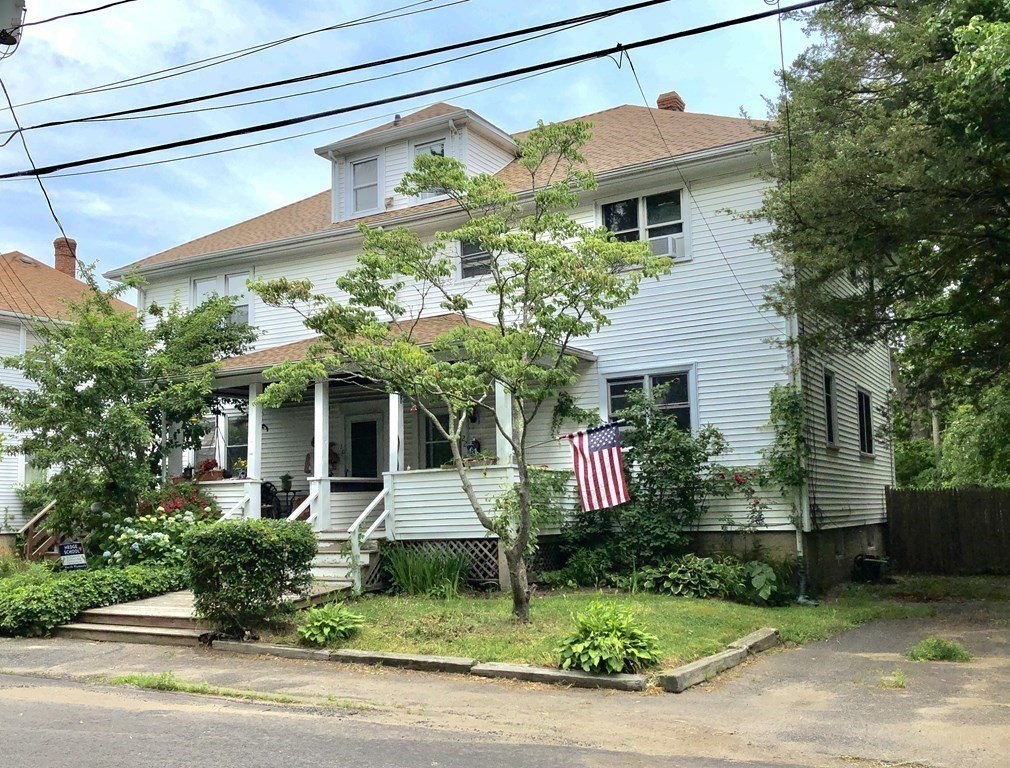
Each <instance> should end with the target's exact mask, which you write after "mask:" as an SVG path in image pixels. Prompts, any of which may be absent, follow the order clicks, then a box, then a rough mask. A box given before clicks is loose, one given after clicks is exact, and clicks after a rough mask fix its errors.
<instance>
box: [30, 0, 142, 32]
mask: <svg viewBox="0 0 1010 768" xmlns="http://www.w3.org/2000/svg"><path fill="white" fill-rule="evenodd" d="M136 1H137V0H117V2H115V3H106V4H105V5H99V6H98V7H97V8H86V9H85V10H83V11H73V12H71V13H62V14H60V15H59V16H52V17H50V18H48V19H40V20H39V21H26V22H25V23H24V24H22V25H21V26H22V27H36V26H38V25H39V24H48V23H49V22H51V21H59V20H60V19H69V18H70V17H71V16H84V15H86V14H89V13H95V12H96V11H104V10H106V9H107V8H115V7H116V6H117V5H126V4H127V3H135V2H136Z"/></svg>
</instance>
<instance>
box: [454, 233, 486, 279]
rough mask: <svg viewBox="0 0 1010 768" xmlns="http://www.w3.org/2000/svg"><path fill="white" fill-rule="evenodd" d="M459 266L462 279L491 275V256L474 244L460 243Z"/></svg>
mask: <svg viewBox="0 0 1010 768" xmlns="http://www.w3.org/2000/svg"><path fill="white" fill-rule="evenodd" d="M459 266H460V274H461V275H462V276H463V277H480V276H481V275H490V274H491V254H490V253H488V252H487V251H485V250H484V249H482V248H481V247H480V246H479V245H477V244H476V243H468V242H465V241H463V242H460V244H459Z"/></svg>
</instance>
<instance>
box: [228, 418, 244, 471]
mask: <svg viewBox="0 0 1010 768" xmlns="http://www.w3.org/2000/svg"><path fill="white" fill-rule="evenodd" d="M225 455H226V456H227V457H228V458H227V463H228V469H229V470H230V471H232V472H234V471H235V462H236V461H237V460H238V459H242V461H246V460H247V459H248V458H249V417H248V416H245V415H240V414H234V415H229V416H228V443H227V453H226V454H225Z"/></svg>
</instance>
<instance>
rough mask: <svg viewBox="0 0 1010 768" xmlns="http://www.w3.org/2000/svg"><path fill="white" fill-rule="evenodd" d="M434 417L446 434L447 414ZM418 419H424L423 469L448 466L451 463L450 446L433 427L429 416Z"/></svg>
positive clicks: (443, 436)
mask: <svg viewBox="0 0 1010 768" xmlns="http://www.w3.org/2000/svg"><path fill="white" fill-rule="evenodd" d="M436 415H437V417H438V423H439V424H441V425H442V428H443V429H444V430H445V431H446V432H448V431H449V414H447V413H440V414H436ZM420 418H422V419H424V446H423V447H424V467H425V469H438V468H439V467H441V466H442V465H443V464H448V463H449V462H450V461H452V444H451V443H450V441H449V440H448V438H446V436H445V435H443V434H442V432H441V430H439V429H438V428H437V427H436V426H435V424H434V423H433V422H432V420H431V417H430V416H428V415H424V416H421V417H420Z"/></svg>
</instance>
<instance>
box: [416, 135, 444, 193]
mask: <svg viewBox="0 0 1010 768" xmlns="http://www.w3.org/2000/svg"><path fill="white" fill-rule="evenodd" d="M421 155H432V156H434V157H445V139H444V138H442V139H435V140H433V141H425V142H421V143H420V144H415V145H414V158H415V159H416V158H418V157H420V156H421ZM444 194H445V191H444V190H441V189H427V190H425V191H424V192H422V193H421V194H420V195H418V197H419V198H420V199H421V200H428V199H430V198H432V197H438V196H439V195H444Z"/></svg>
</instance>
